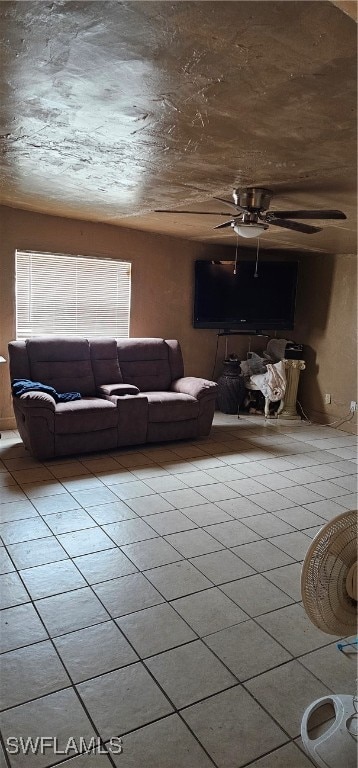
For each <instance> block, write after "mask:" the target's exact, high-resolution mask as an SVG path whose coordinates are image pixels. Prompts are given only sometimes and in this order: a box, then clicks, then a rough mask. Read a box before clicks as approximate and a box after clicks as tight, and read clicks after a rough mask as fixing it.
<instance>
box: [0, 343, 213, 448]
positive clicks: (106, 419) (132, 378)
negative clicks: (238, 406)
mask: <svg viewBox="0 0 358 768" xmlns="http://www.w3.org/2000/svg"><path fill="white" fill-rule="evenodd" d="M9 357H10V374H11V378H12V379H15V378H16V379H30V380H32V381H40V382H41V383H43V384H47V385H50V386H51V387H54V389H55V390H56V391H57V392H58V393H64V392H74V391H76V392H80V394H81V396H82V399H81V400H75V401H71V402H59V403H56V401H55V399H54V398H53V397H52V396H51V395H49V394H47V393H43V392H37V391H30V392H27V393H26V394H24V395H21V397H19V398H16V397H14V398H13V406H14V412H15V416H16V422H17V426H18V430H19V432H20V435H21V438H22V440H23V442H24V444H25V446H26V448H28V450H29V451H30V452H31V453H32V454H33V455H34V456H36V457H37V458H40V459H44V458H52V457H56V456H66V455H69V454H74V453H88V452H91V451H100V450H108V449H113V448H117V447H121V446H127V445H136V444H141V443H146V442H157V441H162V440H181V439H185V438H195V437H201V436H204V435H208V434H209V432H210V428H211V424H212V420H213V416H214V409H215V398H216V384H215V383H214V382H212V381H207V380H206V379H200V378H194V377H184V366H183V358H182V354H181V350H180V345H179V343H178V342H177V341H174V340H164V339H119V340H116V339H107V338H106V339H91V340H88V339H82V338H55V337H52V338H51V337H42V338H35V339H27V340H26V341H12V342H10V344H9Z"/></svg>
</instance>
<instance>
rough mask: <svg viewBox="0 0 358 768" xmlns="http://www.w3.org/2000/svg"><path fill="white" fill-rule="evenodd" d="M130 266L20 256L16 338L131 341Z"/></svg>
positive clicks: (46, 255) (24, 253) (74, 258)
mask: <svg viewBox="0 0 358 768" xmlns="http://www.w3.org/2000/svg"><path fill="white" fill-rule="evenodd" d="M130 295H131V265H130V263H129V262H125V261H115V260H111V259H97V258H86V257H83V256H63V255H62V254H52V253H30V252H28V251H17V252H16V338H17V339H27V338H31V337H34V336H42V335H48V334H50V335H56V336H85V337H87V336H115V337H116V338H128V336H129V318H130Z"/></svg>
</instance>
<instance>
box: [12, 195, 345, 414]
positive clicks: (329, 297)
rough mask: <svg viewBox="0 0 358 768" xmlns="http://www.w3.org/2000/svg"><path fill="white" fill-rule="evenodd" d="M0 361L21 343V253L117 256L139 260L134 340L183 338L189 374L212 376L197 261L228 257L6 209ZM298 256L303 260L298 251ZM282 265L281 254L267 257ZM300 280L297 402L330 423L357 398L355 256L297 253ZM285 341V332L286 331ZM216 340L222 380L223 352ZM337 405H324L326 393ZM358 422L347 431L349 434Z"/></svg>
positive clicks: (211, 337) (235, 346) (234, 341)
mask: <svg viewBox="0 0 358 768" xmlns="http://www.w3.org/2000/svg"><path fill="white" fill-rule="evenodd" d="M0 224H1V229H0V267H1V273H0V354H2V355H4V356H5V357H7V344H8V342H9V341H10V340H11V339H14V338H15V249H16V248H18V249H23V250H31V249H33V250H38V251H49V252H54V253H56V252H58V253H72V254H81V255H97V256H110V257H113V258H118V259H121V258H122V259H124V260H129V261H131V263H132V307H131V327H130V335H131V336H133V337H135V336H159V337H164V338H177V339H179V341H180V343H181V345H182V349H183V355H184V361H185V368H186V374H187V375H200V376H207V377H209V378H210V377H211V376H212V372H213V365H214V360H215V350H216V341H217V338H216V332H215V331H205V330H195V329H193V328H192V300H193V261H194V260H195V259H197V258H205V257H211V258H213V257H220V256H221V257H224V256H225V257H226V258H230V255H231V250H230V249H228V248H225V247H223V248H222V249H220V248H218V246H208V245H205V244H200V243H195V242H190V241H185V240H180V239H176V238H171V237H167V236H161V235H151V234H148V233H144V232H137V231H135V230H132V229H124V228H119V227H115V226H110V225H106V224H95V223H92V222H84V221H78V220H71V219H63V218H57V217H52V216H44V215H41V214H35V213H31V212H27V211H21V210H16V209H13V208H7V207H3V208H1V207H0ZM292 255H294V256H295V257H296V256H297V254H292ZM268 256H269V257H270V258H277V256H278V254H277V252H276V253H275V254H273V253H272V252H271V253H269V252H268ZM299 258H300V261H301V265H300V280H299V292H298V298H297V318H296V320H297V322H296V329H295V332H287V335H289V337H291V338H294V339H295V340H296V341H298V342H302V343H303V344H304V345H305V347H306V351H305V354H306V360H307V369H306V371H305V372H304V373H303V374H301V384H300V393H299V394H300V400H301V401H302V404H303V407H304V408H305V410H306V412H307V413H308V415H309V416H311V417H314V418H315V420H317V421H325V420H326V421H333V420H334V419H336V418H339V417H341V416H343V415H344V414H346V413H347V411H348V410H349V403H350V401H351V400H356V399H357V396H356V260H355V258H353V257H351V256H335V257H332V256H326V255H325V256H321V255H318V256H317V255H313V256H311V255H310V256H308V255H304V256H301V255H300V256H299ZM281 335H285V334H281ZM266 342H267V339H266V340H265V339H260V338H255V337H254V338H253V339H252V340H251V342H249V339H248V338H247V337H246V336H233V337H231V338H230V339H228V342H227V350H228V352H237V353H238V355H239V356H240V357H241V358H245V357H246V353H247V351H248V348H249V343H251V349H252V350H254V351H257V352H260V351H261V350H262V349H263V348H264V347H265V345H266ZM225 348H226V347H225V339H224V338H221V339H220V340H219V347H218V356H217V366H216V375H218V374H219V372H220V367H221V362H222V359H223V357H224V354H225ZM326 392H329V393H330V394H331V395H332V404H331V405H330V406H324V405H323V395H324V393H326ZM355 422H356V418H355V419H354V420H353V422H350V423H349V424H347V425H344V427H343V428H344V429H350V428H352V426H353V425H354V423H355ZM12 425H13V421H12V408H11V398H10V387H9V372H8V365H1V366H0V428H3V429H4V428H7V427H11V426H12Z"/></svg>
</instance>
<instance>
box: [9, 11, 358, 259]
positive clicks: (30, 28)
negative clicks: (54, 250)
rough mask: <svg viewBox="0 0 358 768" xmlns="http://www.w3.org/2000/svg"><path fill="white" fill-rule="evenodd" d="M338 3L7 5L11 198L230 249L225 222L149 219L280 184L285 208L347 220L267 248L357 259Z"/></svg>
mask: <svg viewBox="0 0 358 768" xmlns="http://www.w3.org/2000/svg"><path fill="white" fill-rule="evenodd" d="M339 5H340V6H342V7H336V5H334V4H333V3H330V2H325V1H324V0H322V1H316V2H310V1H309V0H308V1H305V2H303V1H301V0H299V1H298V2H287V0H283V1H282V2H267V1H266V0H265V1H264V2H260V1H258V2H256V1H255V2H250V1H248V2H240V1H239V2H107V1H104V2H1V3H0V11H1V19H0V21H1V29H2V32H1V35H2V60H1V75H0V83H1V100H2V104H3V111H2V117H1V127H0V133H1V137H0V146H1V160H0V163H1V165H0V182H1V187H2V196H1V200H2V202H3V203H5V204H6V205H11V206H16V207H19V208H25V209H29V210H34V211H40V212H46V213H52V214H56V215H61V216H66V217H74V218H82V219H89V220H94V221H103V222H110V223H112V224H118V225H121V226H126V227H133V228H137V229H142V230H149V231H153V232H162V233H167V234H172V235H175V236H179V237H186V238H191V239H197V240H202V241H207V242H210V243H215V242H221V243H226V244H228V245H232V244H234V242H235V240H236V236H235V235H234V234H233V233H232V231H231V229H229V230H221V231H220V230H219V231H214V230H213V227H214V226H215V224H218V223H222V222H223V221H224V220H225V219H223V217H216V216H215V215H214V214H213V215H212V216H200V215H197V216H193V215H191V216H189V215H182V216H179V215H178V214H174V213H173V214H171V215H169V214H158V213H157V214H156V213H154V212H153V211H154V209H155V208H166V209H167V208H168V209H170V208H175V209H180V208H184V209H185V210H193V211H194V210H198V211H202V210H211V211H213V212H215V211H219V212H225V211H227V212H228V213H229V216H228V218H230V209H229V208H226V207H225V205H223V204H220V203H217V202H215V201H213V200H212V196H213V195H219V196H224V197H227V198H230V196H231V192H232V188H233V187H234V186H240V185H256V186H268V187H270V188H272V189H273V190H274V191H275V198H274V200H273V203H272V204H271V207H272V208H273V209H274V208H275V207H276V208H289V209H292V208H340V209H342V210H343V211H345V213H346V214H347V216H348V219H347V221H342V222H341V221H335V222H331V223H330V222H326V223H325V224H324V223H323V222H322V224H323V226H324V231H323V232H322V233H319V234H315V235H303V234H299V233H295V232H292V231H288V230H282V229H280V230H279V229H278V228H275V227H271V228H270V230H269V232H267V233H265V235H264V236H263V237H262V240H261V244H262V246H264V245H266V246H274V247H279V246H282V247H283V248H287V247H297V246H299V247H300V248H302V249H306V248H308V249H313V250H316V251H317V250H318V251H319V250H327V251H330V252H340V253H343V252H352V251H353V250H354V247H355V235H356V221H355V212H356V194H355V193H356V166H355V163H356V142H355V137H356V125H355V119H356V25H355V22H354V20H353V19H352V18H351V16H350V15H349V14H350V12H351V10H352V5H353V4H352V3H349V2H348V3H340V4H339ZM343 6H345V7H344V8H343ZM348 6H349V8H347V7H348ZM314 223H319V222H314Z"/></svg>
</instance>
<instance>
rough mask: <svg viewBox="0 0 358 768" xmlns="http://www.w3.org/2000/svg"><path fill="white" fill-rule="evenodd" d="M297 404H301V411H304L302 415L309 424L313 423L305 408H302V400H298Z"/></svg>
mask: <svg viewBox="0 0 358 768" xmlns="http://www.w3.org/2000/svg"><path fill="white" fill-rule="evenodd" d="M297 405H299V406H300V409H301V413H302V416H303V418H304V420H305V421H306V422H307V424H312V421H311V419H309V418H308V416H307V414H306V413H305V412H304V410H303V408H302V405H301V403H300V401H299V400H297Z"/></svg>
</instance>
